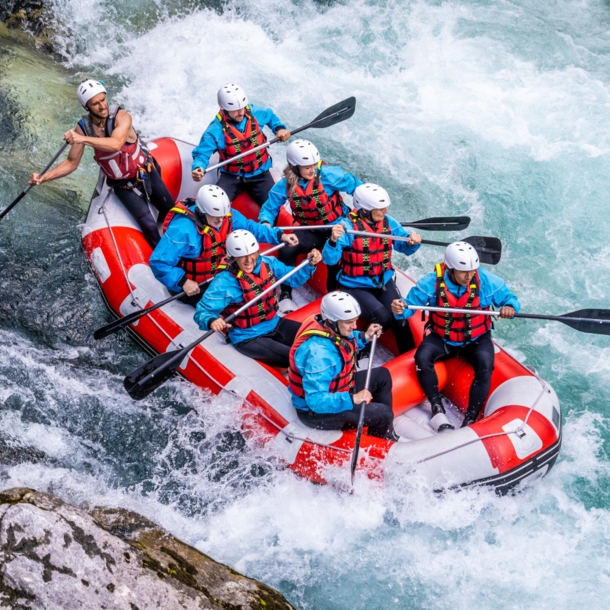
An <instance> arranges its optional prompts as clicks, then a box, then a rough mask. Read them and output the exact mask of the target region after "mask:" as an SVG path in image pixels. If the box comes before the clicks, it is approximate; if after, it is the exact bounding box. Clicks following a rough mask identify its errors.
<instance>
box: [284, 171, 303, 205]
mask: <svg viewBox="0 0 610 610" xmlns="http://www.w3.org/2000/svg"><path fill="white" fill-rule="evenodd" d="M284 178H286V182H287V183H288V194H289V195H290V196H291V197H294V196H295V195H296V194H297V186H298V184H299V180H300V179H301V174H300V173H299V168H298V166H294V165H290V163H289V164H288V165H287V166H286V167H285V169H284Z"/></svg>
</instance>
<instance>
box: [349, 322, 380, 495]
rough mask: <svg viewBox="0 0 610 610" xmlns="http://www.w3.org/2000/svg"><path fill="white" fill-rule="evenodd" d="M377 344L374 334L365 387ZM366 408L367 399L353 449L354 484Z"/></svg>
mask: <svg viewBox="0 0 610 610" xmlns="http://www.w3.org/2000/svg"><path fill="white" fill-rule="evenodd" d="M376 346H377V335H376V334H375V335H373V340H372V342H371V355H370V356H369V366H368V368H367V369H366V380H365V381H364V389H365V390H368V389H369V383H370V382H371V370H372V368H373V357H374V356H375V347H376ZM365 409H366V401H362V403H361V404H360V417H359V418H358V430H357V431H356V440H355V442H354V450H353V451H352V466H351V467H352V485H353V484H354V473H355V472H356V466H357V465H358V452H359V451H360V439H361V437H362V428H363V427H364V410H365Z"/></svg>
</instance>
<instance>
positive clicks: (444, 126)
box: [0, 0, 610, 610]
mask: <svg viewBox="0 0 610 610" xmlns="http://www.w3.org/2000/svg"><path fill="white" fill-rule="evenodd" d="M55 6H56V9H57V21H58V24H60V27H61V28H63V30H62V31H64V32H65V33H66V34H65V38H64V39H63V40H62V46H61V49H62V60H61V62H55V63H54V64H49V63H48V62H49V60H48V59H47V58H45V57H44V56H42V55H37V54H34V55H32V54H29V55H28V54H27V52H26V51H25V50H24V49H23V48H22V47H20V46H19V45H17V44H16V43H14V42H10V43H8V42H7V39H6V38H5V37H2V36H3V35H2V36H0V39H1V40H2V43H3V44H2V48H1V49H0V74H1V75H2V81H1V83H0V119H1V120H0V184H1V187H2V188H1V189H0V202H1V204H2V205H6V204H7V203H9V202H10V201H11V200H12V198H13V197H14V196H15V195H16V194H18V193H19V191H20V190H21V188H23V184H24V180H25V177H26V176H27V173H28V172H29V171H33V169H34V168H37V167H41V166H43V165H44V164H45V163H46V160H47V159H48V158H49V157H50V156H51V155H52V154H53V153H54V152H55V150H56V149H57V148H59V145H60V137H61V133H62V132H63V131H64V130H65V129H67V128H68V127H69V126H70V125H71V124H72V121H73V118H74V117H76V116H78V115H79V110H78V107H77V105H76V104H75V103H74V100H73V98H72V97H71V96H72V92H73V88H74V86H75V85H76V84H77V83H78V82H79V81H80V80H81V78H83V77H85V76H92V77H98V78H105V80H106V82H107V83H108V85H109V86H110V88H111V94H112V97H113V99H115V100H118V101H120V102H121V103H123V104H124V105H125V106H126V107H127V108H128V109H129V110H130V111H131V112H132V114H133V115H134V120H135V121H136V125H137V127H138V129H139V130H140V131H142V132H143V133H144V134H145V135H147V136H160V135H173V136H175V137H179V138H183V139H185V140H187V141H191V142H195V141H197V140H198V138H199V136H200V134H201V132H202V131H203V129H204V128H205V127H206V125H207V124H208V122H209V121H210V120H211V118H212V117H213V115H214V113H215V111H216V103H215V98H216V96H215V92H216V90H217V89H218V87H219V86H220V85H222V84H223V83H225V82H238V83H240V84H241V85H242V86H243V87H244V88H245V89H246V90H247V91H248V94H249V97H250V99H251V100H252V101H255V102H258V103H263V104H267V105H269V106H271V107H273V108H274V109H275V110H276V112H277V113H278V114H279V115H280V116H281V117H282V118H283V119H284V120H285V121H286V122H287V123H288V125H290V126H297V125H301V124H303V123H306V122H308V121H309V120H311V119H312V118H313V117H314V116H316V115H317V114H318V113H319V112H320V111H321V110H322V109H324V108H325V107H327V106H329V105H331V104H332V103H335V102H337V101H339V100H341V99H344V98H346V97H348V96H350V95H355V96H356V97H357V100H358V107H357V111H356V114H355V115H354V117H353V118H352V119H350V121H348V122H345V123H342V124H341V125H338V126H335V127H333V128H330V129H326V130H319V131H315V132H314V131H310V132H308V134H307V137H310V138H311V139H312V141H314V142H315V143H316V145H317V146H318V147H319V148H320V150H321V152H322V154H323V157H324V158H325V159H326V160H327V162H329V163H336V164H340V165H342V166H343V167H344V168H345V169H347V170H349V171H352V172H354V173H356V174H357V175H359V176H360V177H361V178H362V179H365V180H371V181H376V182H378V183H380V184H382V185H384V186H385V187H386V188H387V189H388V191H389V192H390V195H391V197H392V201H393V204H392V205H393V214H394V215H395V216H396V217H397V218H401V219H410V220H413V219H416V218H423V217H427V216H433V215H454V214H459V215H463V214H467V215H469V216H471V217H472V219H473V221H472V224H471V227H470V229H469V234H479V235H486V234H488V235H496V236H498V237H500V238H501V239H502V241H503V243H504V255H503V259H502V262H501V264H500V265H499V266H498V268H497V271H498V273H500V274H501V275H502V276H503V277H505V278H506V280H507V281H508V282H509V284H510V285H511V287H512V288H513V289H514V291H515V292H516V293H517V294H518V295H519V296H520V298H521V301H522V305H523V311H528V312H535V313H552V314H559V313H566V312H568V311H573V310H577V309H581V308H585V307H597V308H607V307H608V306H609V304H608V288H607V277H608V271H609V270H610V263H609V262H608V256H609V255H610V247H609V246H608V243H607V237H606V236H607V234H608V231H609V229H610V226H609V225H610V223H609V221H608V214H609V213H610V200H609V198H608V194H609V191H610V188H609V187H610V178H609V177H608V176H610V171H609V170H610V162H609V159H610V120H609V119H610V110H609V109H610V57H609V49H610V46H609V44H608V43H609V42H610V3H607V2H601V1H597V2H594V1H588V2H587V1H583V2H546V3H540V2H525V1H520V2H501V1H497V0H496V1H492V2H474V1H473V2H464V1H462V2H458V1H448V2H430V1H429V2H423V1H420V2H390V1H387V2H373V1H371V0H369V1H364V0H360V1H346V2H338V3H335V2H311V1H304V2H290V1H289V0H271V1H267V2H261V1H260V0H259V1H255V0H250V1H247V0H244V1H241V2H226V3H220V2H218V3H215V4H210V3H207V4H206V3H203V2H199V3H193V2H186V1H178V0H175V1H174V2H167V1H165V2H164V1H162V0H159V1H158V2H156V3H154V4H153V3H144V2H130V3H119V2H116V1H115V0H106V1H104V2H101V1H98V0H86V1H84V2H82V1H81V2H79V1H77V0H61V1H60V0H55ZM17 68H18V69H17ZM41 85H42V86H41ZM273 157H274V162H275V164H276V166H278V167H283V163H284V149H283V148H282V147H276V148H274V149H273ZM95 176H96V171H95V167H94V165H93V164H92V163H91V161H90V158H88V161H87V163H85V165H84V166H83V167H82V169H81V170H79V172H78V173H77V174H75V175H73V176H72V177H70V178H69V179H67V180H65V181H64V182H62V183H55V184H54V185H46V186H45V187H43V188H41V189H36V190H35V191H34V192H33V193H31V194H30V195H29V196H28V200H26V201H24V202H22V204H20V207H19V208H17V209H16V211H15V212H14V213H13V214H12V215H11V217H10V218H9V219H8V220H6V221H4V222H3V223H2V225H1V226H0V273H1V275H0V319H1V323H0V346H2V347H1V350H0V380H2V383H1V384H0V401H2V405H3V406H2V410H0V442H1V443H2V447H3V449H2V453H1V457H2V462H3V463H4V466H2V468H1V469H0V477H1V478H2V481H1V483H2V484H3V485H4V486H12V485H31V486H35V487H38V488H41V489H49V490H51V491H54V492H55V493H58V494H59V495H61V496H62V497H64V498H66V499H68V500H71V501H77V502H78V501H82V500H85V499H87V500H88V501H89V502H91V503H100V504H106V505H120V506H126V507H129V508H133V509H135V510H139V511H140V512H142V513H144V514H146V515H148V516H149V517H151V518H153V519H155V520H157V521H159V522H160V523H161V524H162V525H163V526H164V527H166V528H167V529H169V530H171V531H172V532H173V533H175V534H176V535H178V536H181V537H182V538H184V539H185V540H187V541H188V542H190V543H192V544H194V545H195V546H197V547H198V548H200V549H201V550H203V551H205V552H207V553H209V554H211V555H212V556H214V557H216V558H217V559H219V560H221V561H225V562H226V563H228V564H230V565H231V566H233V567H234V568H236V569H238V570H240V571H243V572H245V573H247V574H248V575H250V576H253V577H255V578H260V579H263V580H265V581H266V582H268V583H269V584H271V585H273V586H275V587H277V588H278V589H280V590H281V591H282V592H283V593H284V594H286V595H287V596H288V598H289V599H290V600H291V601H292V602H293V603H295V605H297V606H298V607H300V608H307V609H314V608H315V609H316V610H317V609H324V608H328V609H337V608H338V609H350V610H351V609H356V608H387V607H396V608H418V609H419V608H426V609H434V610H436V609H461V608H464V609H471V608H502V609H509V608H510V609H513V608H517V609H521V608H524V609H525V608H528V609H529V608H554V609H557V608H574V607H575V606H576V605H578V606H581V607H588V608H602V607H605V606H606V605H607V602H606V599H607V598H608V595H609V593H610V570H609V568H608V556H609V550H608V549H609V547H610V514H609V511H608V507H609V504H610V502H609V498H608V483H609V482H610V468H609V465H610V464H609V460H608V455H607V450H608V440H609V439H610V431H609V430H608V415H607V414H608V408H609V402H610V401H609V400H608V398H607V396H608V390H609V389H610V382H609V376H608V372H609V371H610V342H609V340H608V338H606V337H600V336H595V335H585V334H581V333H577V332H576V331H574V330H572V329H570V328H568V327H566V326H564V325H559V324H555V323H551V322H548V323H544V322H542V323H541V322H534V321H525V320H520V321H512V322H501V323H500V324H499V325H498V328H497V330H496V337H497V338H498V339H499V340H500V341H501V342H502V344H503V345H505V346H506V347H507V348H508V349H510V350H511V351H512V353H514V354H515V355H516V356H517V357H518V358H519V359H521V360H523V361H524V362H526V363H527V364H530V365H532V366H534V367H536V368H537V369H538V371H539V372H540V374H541V375H542V376H543V377H544V378H545V379H547V380H548V381H550V382H551V384H552V385H553V386H554V388H555V390H556V391H557V393H558V395H559V397H560V400H561V401H562V407H563V416H564V424H565V427H564V445H563V450H562V454H561V456H560V459H559V461H558V463H557V465H556V467H555V469H554V470H553V471H552V472H551V474H550V475H549V476H548V477H546V478H545V479H544V480H543V481H542V482H541V483H540V484H539V485H538V486H537V487H536V488H533V489H530V490H527V491H525V492H524V493H521V494H519V495H516V496H511V497H506V498H497V497H495V496H494V495H492V494H491V493H489V492H487V491H485V490H483V491H474V490H471V491H467V492H464V493H460V494H448V495H445V496H442V497H437V496H434V495H433V494H432V493H431V491H430V490H429V489H427V488H426V486H425V485H423V484H422V483H421V482H418V481H412V480H409V481H404V483H403V484H401V485H399V486H398V487H397V488H392V489H385V490H383V489H379V488H378V487H376V486H375V485H373V484H371V483H369V482H367V481H364V480H359V481H358V484H357V486H356V490H355V492H354V494H352V495H346V494H344V493H341V492H338V491H337V490H335V489H333V488H329V487H325V488H320V487H315V486H312V485H311V484H309V483H307V482H306V481H302V480H299V479H297V478H295V477H294V476H293V475H292V474H291V473H290V472H287V471H285V470H283V469H282V468H281V467H280V466H279V465H278V464H276V463H275V461H274V460H273V457H272V456H270V455H268V454H266V453H265V452H264V450H261V449H259V448H256V447H250V446H248V445H247V444H244V441H243V439H242V438H241V436H240V435H239V434H238V433H236V429H237V422H236V420H235V419H234V416H233V415H232V406H234V405H233V404H232V403H231V401H230V400H229V399H228V398H226V397H223V398H214V399H210V398H209V397H208V396H206V395H204V394H203V393H201V392H199V391H197V390H195V389H194V388H191V387H189V386H188V385H187V384H185V383H181V382H178V381H176V382H172V383H170V384H167V386H165V387H164V389H163V390H161V391H159V392H158V393H157V394H155V395H154V396H152V397H150V398H149V399H147V400H146V401H144V402H142V403H133V402H131V401H130V400H129V399H128V398H127V396H126V395H125V393H124V392H123V390H122V377H123V375H124V374H126V373H127V372H129V371H130V370H131V369H132V368H133V367H134V366H137V364H139V363H142V362H143V361H144V360H145V356H144V355H143V354H142V352H141V351H140V350H139V349H137V348H136V347H135V346H134V345H133V344H132V343H131V342H130V341H129V340H128V339H127V338H126V337H123V336H115V337H113V338H111V339H108V340H105V341H104V342H103V343H101V344H94V343H91V342H90V341H88V339H87V334H88V333H89V332H90V331H91V330H92V329H94V328H96V327H98V326H101V325H103V324H104V323H105V322H106V321H107V320H108V316H107V314H106V313H105V311H104V307H103V303H102V301H101V298H100V297H99V294H98V292H97V289H96V285H95V281H94V279H93V277H92V276H91V274H90V273H89V270H88V268H87V266H86V264H85V262H84V261H83V257H82V255H81V254H80V250H79V233H78V229H77V227H76V225H77V223H78V222H80V221H81V220H82V218H83V214H84V210H85V209H86V205H87V202H88V198H89V194H90V192H91V190H92V188H93V185H94V183H95ZM428 236H429V237H432V234H429V235H428ZM434 237H440V238H451V237H457V235H455V236H452V235H451V234H447V235H444V234H436V235H434ZM440 253H441V251H440V250H439V249H436V248H432V247H429V248H427V249H425V248H422V249H421V251H420V253H418V254H417V255H416V256H414V257H410V259H409V260H408V262H407V260H406V259H404V258H397V262H398V264H399V265H400V266H402V267H403V268H408V269H409V272H410V273H411V274H413V275H414V276H415V277H420V276H421V275H423V274H424V273H426V272H427V271H428V270H429V269H430V268H431V267H432V265H433V264H434V262H436V260H437V259H438V256H439V255H440Z"/></svg>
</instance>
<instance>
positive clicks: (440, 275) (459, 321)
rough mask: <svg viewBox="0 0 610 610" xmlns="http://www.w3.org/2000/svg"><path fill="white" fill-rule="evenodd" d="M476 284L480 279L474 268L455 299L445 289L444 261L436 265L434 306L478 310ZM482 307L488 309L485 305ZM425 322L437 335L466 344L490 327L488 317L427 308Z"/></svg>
mask: <svg viewBox="0 0 610 610" xmlns="http://www.w3.org/2000/svg"><path fill="white" fill-rule="evenodd" d="M480 286H481V279H480V278H479V272H478V271H476V272H475V274H474V276H473V277H472V281H471V282H470V285H469V286H468V290H467V291H466V292H465V293H464V294H463V295H462V296H461V297H460V298H458V297H456V296H455V295H453V294H452V293H451V292H449V289H448V288H447V285H446V283H445V263H439V264H438V265H436V306H437V307H454V308H457V309H470V308H472V309H481V299H480V298H479V291H480ZM486 309H489V307H487V308H486ZM428 325H429V326H430V328H431V329H432V330H433V331H434V332H435V333H436V334H437V335H439V336H440V337H442V338H443V339H445V340H447V341H453V342H454V343H466V342H468V341H473V340H474V339H476V338H477V337H480V336H481V335H483V334H484V333H486V332H487V331H488V330H489V329H490V328H491V316H484V315H482V314H472V315H471V314H461V313H450V312H447V313H441V312H438V311H431V312H430V319H429V322H428Z"/></svg>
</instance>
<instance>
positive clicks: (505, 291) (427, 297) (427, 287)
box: [394, 268, 521, 345]
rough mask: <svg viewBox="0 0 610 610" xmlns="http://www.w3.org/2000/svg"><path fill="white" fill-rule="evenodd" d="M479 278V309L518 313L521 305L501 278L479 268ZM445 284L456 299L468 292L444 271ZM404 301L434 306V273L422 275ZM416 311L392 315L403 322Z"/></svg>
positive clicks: (410, 310) (435, 298) (453, 343)
mask: <svg viewBox="0 0 610 610" xmlns="http://www.w3.org/2000/svg"><path fill="white" fill-rule="evenodd" d="M479 278H480V281H481V286H480V287H479V299H480V300H481V309H485V308H487V307H491V306H492V305H493V306H494V307H504V306H510V307H512V308H513V309H514V310H515V312H516V313H519V310H520V309H521V303H519V299H518V298H517V297H516V296H515V295H514V294H513V293H512V292H511V291H510V289H509V287H508V286H507V285H506V282H505V281H504V280H503V279H502V278H501V277H498V276H497V275H495V274H493V273H491V272H490V271H487V269H483V268H479ZM445 283H446V285H447V288H448V290H449V292H450V293H451V294H452V295H454V296H456V297H458V298H459V297H461V296H462V295H463V294H464V293H465V292H466V291H467V290H468V287H467V286H460V285H459V284H456V283H455V282H454V281H453V280H452V279H451V278H450V277H449V272H448V271H445ZM404 301H405V303H406V304H407V305H432V306H433V307H434V306H436V303H437V295H436V273H435V272H434V271H433V272H432V273H428V274H427V275H424V277H422V278H421V279H420V280H419V282H417V284H416V285H415V286H413V288H411V290H409V294H407V296H406V298H405V299H404ZM418 311H419V310H417V311H415V310H413V309H405V310H404V311H403V312H402V314H401V315H396V314H394V317H396V318H398V319H399V320H404V319H406V318H410V317H411V316H412V315H413V314H414V313H417V312H418ZM443 340H444V341H446V342H447V343H449V344H451V345H462V343H459V342H455V341H447V340H446V339H443Z"/></svg>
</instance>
